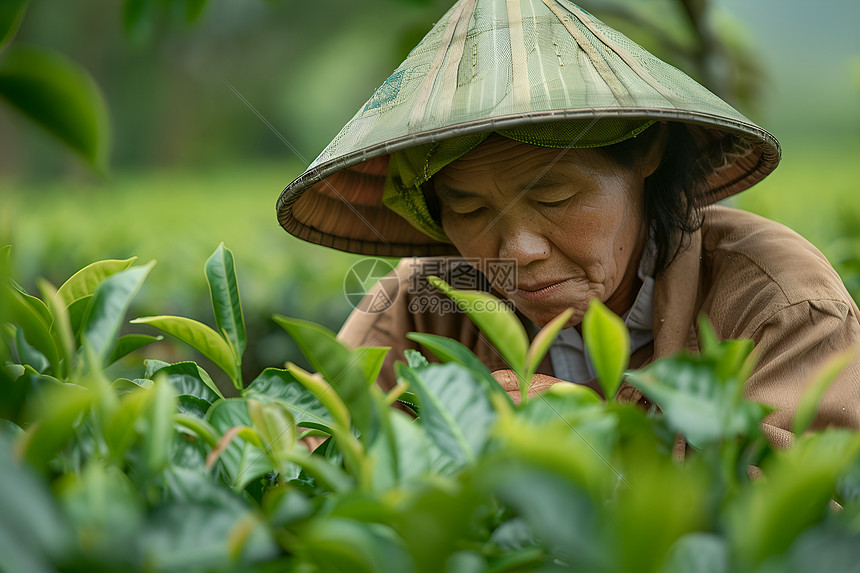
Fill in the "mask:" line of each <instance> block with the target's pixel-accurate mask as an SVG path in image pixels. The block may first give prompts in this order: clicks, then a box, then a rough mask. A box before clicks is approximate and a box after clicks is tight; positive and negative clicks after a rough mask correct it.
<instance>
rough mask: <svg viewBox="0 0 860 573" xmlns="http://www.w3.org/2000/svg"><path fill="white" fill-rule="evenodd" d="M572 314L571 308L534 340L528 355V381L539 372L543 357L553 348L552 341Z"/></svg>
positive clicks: (553, 320) (542, 330)
mask: <svg viewBox="0 0 860 573" xmlns="http://www.w3.org/2000/svg"><path fill="white" fill-rule="evenodd" d="M572 314H573V309H570V308H569V309H567V310H566V311H564V312H562V313H561V314H559V315H558V316H557V317H555V318H554V319H552V320H551V321H549V322H548V323H547V324H546V325H545V326H544V327H543V328H541V329H540V332H538V333H537V336H535V337H534V340H532V343H531V344H530V345H529V351H528V354H526V379H527V380H531V377H532V376H534V373H535V372H537V369H538V366H540V363H541V360H543V357H544V356H546V353H547V352H549V348H550V346H552V341H553V340H555V337H556V336H558V333H559V332H561V330H562V329H563V328H564V325H565V324H567V321H568V320H570V317H571V315H572Z"/></svg>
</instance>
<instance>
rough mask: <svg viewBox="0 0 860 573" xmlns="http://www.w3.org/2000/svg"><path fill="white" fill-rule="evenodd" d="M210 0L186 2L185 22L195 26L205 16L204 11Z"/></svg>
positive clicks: (186, 0) (187, 0)
mask: <svg viewBox="0 0 860 573" xmlns="http://www.w3.org/2000/svg"><path fill="white" fill-rule="evenodd" d="M208 1H209V0H185V21H186V23H188V24H193V23H194V22H196V21H197V20H199V19H200V16H202V15H203V10H204V8H206V4H207V3H208Z"/></svg>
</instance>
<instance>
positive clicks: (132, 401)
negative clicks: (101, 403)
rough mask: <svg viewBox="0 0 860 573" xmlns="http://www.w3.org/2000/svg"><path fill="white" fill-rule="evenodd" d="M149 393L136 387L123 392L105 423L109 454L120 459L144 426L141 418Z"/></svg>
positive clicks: (148, 389) (145, 389) (146, 389)
mask: <svg viewBox="0 0 860 573" xmlns="http://www.w3.org/2000/svg"><path fill="white" fill-rule="evenodd" d="M135 386H136V385H135ZM150 391H151V389H150V388H143V387H141V386H136V387H135V388H133V389H131V390H130V391H128V392H124V393H123V394H122V395H121V397H120V400H119V405H118V406H117V408H116V410H115V411H114V412H113V415H112V416H111V417H110V418H109V419H108V420H107V421H106V424H105V429H104V437H105V441H106V442H107V445H108V447H109V448H110V450H111V452H112V453H113V454H114V455H116V456H117V457H118V458H120V459H121V457H122V456H123V455H124V454H125V452H126V451H127V450H128V449H129V448H130V447H131V445H132V443H134V441H135V438H137V437H138V429H137V428H138V427H143V426H144V425H145V422H144V421H143V420H142V419H141V418H142V417H143V416H144V414H145V412H144V410H145V408H146V406H147V403H148V401H149V399H150V395H149V394H148V392H150Z"/></svg>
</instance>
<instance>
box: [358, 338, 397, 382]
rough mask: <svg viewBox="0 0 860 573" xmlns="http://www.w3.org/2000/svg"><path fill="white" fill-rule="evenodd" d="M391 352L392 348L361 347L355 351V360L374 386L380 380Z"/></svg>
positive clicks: (365, 377)
mask: <svg viewBox="0 0 860 573" xmlns="http://www.w3.org/2000/svg"><path fill="white" fill-rule="evenodd" d="M389 350H391V347H388V346H359V347H358V348H356V349H355V350H353V352H352V355H353V359H354V360H355V361H356V362H357V363H358V366H359V368H360V369H361V371H362V373H363V374H364V379H365V380H366V381H368V382H369V383H371V384H372V383H373V382H376V380H377V379H378V378H379V373H380V372H381V371H382V366H383V364H384V363H385V357H386V356H387V355H388V351H389Z"/></svg>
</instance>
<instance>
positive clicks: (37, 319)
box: [6, 289, 60, 369]
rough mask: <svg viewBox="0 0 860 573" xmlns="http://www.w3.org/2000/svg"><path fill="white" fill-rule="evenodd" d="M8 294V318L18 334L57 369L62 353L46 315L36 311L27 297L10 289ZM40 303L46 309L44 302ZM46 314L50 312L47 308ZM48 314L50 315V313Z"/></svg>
mask: <svg viewBox="0 0 860 573" xmlns="http://www.w3.org/2000/svg"><path fill="white" fill-rule="evenodd" d="M6 294H7V296H6V300H7V303H8V308H7V312H8V313H9V315H8V316H9V317H10V318H11V319H12V321H13V322H14V323H15V324H16V325H17V326H18V332H19V333H20V335H21V336H23V337H24V338H25V339H26V342H28V343H29V344H31V345H32V346H33V347H34V348H35V349H36V350H38V351H39V352H40V353H41V354H42V355H43V356H44V357H45V358H46V359H47V361H48V363H49V364H50V365H51V367H53V368H54V369H56V368H57V365H58V364H59V362H60V351H59V349H58V348H57V344H56V342H55V341H54V337H53V336H52V335H51V325H50V323H48V322H46V321H45V317H44V315H43V314H42V313H41V312H40V311H37V310H36V308H37V307H34V305H32V304H30V302H28V300H27V299H26V298H25V296H26V295H22V294H21V293H19V292H18V291H16V290H13V289H9V290H8V292H7V293H6ZM30 298H31V299H32V298H33V297H30ZM35 300H38V299H35ZM39 303H40V304H41V306H43V307H44V304H43V303H42V301H39ZM45 312H48V310H47V307H45ZM48 314H49V315H50V312H48ZM19 350H20V349H19ZM34 366H35V365H34Z"/></svg>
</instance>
